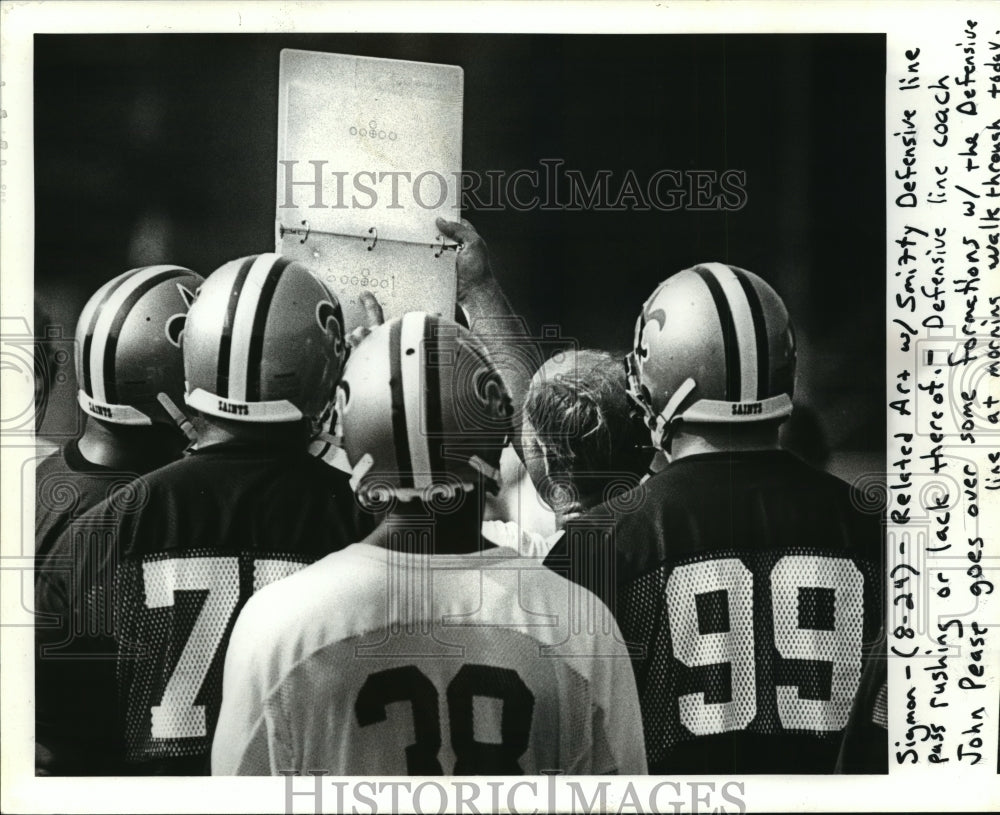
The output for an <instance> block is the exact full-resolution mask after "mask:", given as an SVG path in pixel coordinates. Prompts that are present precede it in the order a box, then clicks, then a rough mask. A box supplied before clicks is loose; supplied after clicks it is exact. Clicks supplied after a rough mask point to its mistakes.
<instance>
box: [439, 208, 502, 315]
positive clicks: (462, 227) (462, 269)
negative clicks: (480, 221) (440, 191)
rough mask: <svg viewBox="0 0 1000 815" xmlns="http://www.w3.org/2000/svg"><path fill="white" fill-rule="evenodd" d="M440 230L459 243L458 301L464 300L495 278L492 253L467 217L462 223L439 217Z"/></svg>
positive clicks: (457, 267) (457, 260)
mask: <svg viewBox="0 0 1000 815" xmlns="http://www.w3.org/2000/svg"><path fill="white" fill-rule="evenodd" d="M434 223H435V224H436V225H437V228H438V230H439V231H440V232H441V234H442V235H444V236H445V237H446V238H450V239H451V240H453V241H455V242H456V243H457V244H458V250H457V253H456V257H455V271H456V272H457V274H458V302H459V303H461V302H464V301H465V300H466V299H467V298H468V295H469V293H470V292H471V291H473V290H475V289H478V288H480V287H481V286H483V285H484V284H486V283H489V282H491V281H492V280H493V270H492V269H491V268H490V253H489V250H488V249H487V248H486V241H484V240H483V239H482V238H481V237H480V236H479V233H478V232H476V229H475V227H474V226H473V225H472V224H470V223H469V222H468V221H467V220H465V218H463V219H462V221H461V223H459V222H457V221H446V220H445V219H444V218H438V219H437V220H436V221H435V222H434Z"/></svg>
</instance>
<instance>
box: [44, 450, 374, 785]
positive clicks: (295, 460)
mask: <svg viewBox="0 0 1000 815" xmlns="http://www.w3.org/2000/svg"><path fill="white" fill-rule="evenodd" d="M368 528H369V524H368V522H367V521H366V520H365V519H364V517H363V516H362V515H361V514H360V513H359V512H358V510H357V505H356V503H355V501H354V496H353V493H352V492H351V489H350V486H349V484H348V479H347V476H346V475H344V474H343V473H341V472H339V471H337V470H334V469H332V468H330V467H329V466H327V465H325V464H323V463H322V462H320V461H318V460H316V459H314V458H312V457H311V456H309V455H307V454H306V453H305V452H291V453H289V452H282V451H279V450H274V449H271V450H268V449H266V448H261V447H257V446H244V445H239V444H220V445H213V446H210V447H207V448H205V449H203V450H199V451H196V452H194V453H193V454H192V455H190V456H188V457H187V458H185V459H182V460H181V461H178V462H175V463H173V464H170V465H168V466H166V467H163V468H162V469H160V470H157V471H155V472H153V473H151V474H149V475H147V476H144V477H143V478H140V479H138V480H137V481H135V482H133V483H132V484H131V485H129V487H128V488H127V495H125V496H119V497H118V500H116V501H113V502H112V501H104V502H102V503H100V504H98V505H97V506H95V507H94V508H93V509H92V510H91V511H90V512H88V513H86V514H85V515H84V516H83V517H82V518H80V519H79V520H77V521H75V522H74V523H73V524H72V525H71V526H70V527H69V528H68V529H67V530H66V532H65V533H64V534H63V535H62V536H60V538H59V540H58V541H57V542H56V544H55V546H54V547H53V550H52V552H51V553H50V555H49V557H48V558H47V559H46V561H45V562H44V564H43V565H42V567H41V569H40V570H39V575H38V578H37V580H36V609H37V611H38V613H39V615H40V617H39V622H38V623H37V625H36V640H37V644H38V651H37V653H36V693H37V716H36V719H37V720H36V730H37V732H36V741H37V742H38V743H39V744H40V745H41V746H42V751H41V752H40V757H41V760H42V761H43V764H44V766H41V767H40V768H39V769H40V771H42V772H52V773H71V774H73V773H81V774H99V773H111V774H125V773H138V774H171V775H190V774H201V773H207V772H208V769H209V767H208V757H209V751H210V748H211V739H212V735H213V731H214V728H215V722H216V720H217V718H218V712H219V705H220V703H221V692H222V666H223V659H224V656H225V650H226V645H227V643H228V640H229V635H230V632H231V630H232V626H233V624H234V622H235V619H236V616H237V614H238V613H239V611H240V609H241V608H242V606H243V604H244V603H245V602H246V601H247V599H248V598H249V597H250V596H251V594H252V593H253V592H254V591H256V590H257V589H259V588H261V587H263V586H265V585H267V584H268V583H270V582H272V581H274V580H278V579H280V578H282V577H285V576H287V575H289V574H291V573H292V572H294V571H296V570H297V569H299V568H301V567H302V566H304V565H306V564H307V563H311V562H313V561H315V560H318V559H319V558H320V557H322V556H324V555H326V554H328V553H330V552H332V551H335V550H338V549H341V548H343V547H345V546H347V545H348V544H350V543H352V542H353V541H356V540H358V539H359V538H360V537H361V536H363V535H364V534H366V533H367V531H368Z"/></svg>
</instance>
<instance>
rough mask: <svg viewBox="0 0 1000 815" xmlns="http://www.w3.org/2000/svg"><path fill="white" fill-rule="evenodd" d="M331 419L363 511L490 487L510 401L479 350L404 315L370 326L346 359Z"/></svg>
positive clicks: (461, 335)
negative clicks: (483, 483)
mask: <svg viewBox="0 0 1000 815" xmlns="http://www.w3.org/2000/svg"><path fill="white" fill-rule="evenodd" d="M336 413H337V435H338V436H340V437H341V438H342V443H343V446H344V449H345V451H346V452H347V458H348V460H349V462H350V466H351V468H352V472H353V475H352V478H351V485H352V486H353V488H354V490H355V492H356V493H357V495H358V498H359V500H360V501H361V503H362V504H363V505H365V506H367V507H369V508H376V507H377V505H381V506H383V507H384V506H385V505H386V504H387V503H391V501H392V500H395V499H398V500H402V501H408V500H411V499H414V498H418V499H420V500H424V501H428V502H430V503H432V504H435V503H436V502H440V501H444V502H447V501H449V500H451V499H452V498H453V497H454V496H455V495H456V494H457V493H458V492H459V491H466V492H467V491H469V490H471V489H472V488H473V487H474V486H476V485H478V484H479V483H480V480H481V479H482V480H484V481H485V487H486V489H487V490H489V491H496V490H497V489H498V487H499V467H500V454H501V452H502V450H503V448H504V446H505V445H506V443H507V439H508V437H509V436H510V434H511V418H512V416H513V407H512V405H511V400H510V397H509V396H508V394H507V390H506V388H505V387H504V384H503V380H502V379H501V378H500V374H499V372H498V371H497V369H496V367H495V366H494V364H493V362H492V361H491V360H490V357H489V354H488V352H487V350H486V347H485V346H484V345H483V344H482V342H481V341H480V340H479V339H478V338H476V337H475V336H474V335H473V334H472V333H471V332H470V331H468V329H465V328H462V327H461V326H460V325H458V324H457V323H455V322H452V321H451V320H448V319H445V318H443V317H439V316H436V315H430V314H425V313H424V312H410V313H408V314H405V315H404V316H402V317H399V318H396V319H394V320H391V321H390V322H388V323H385V324H384V325H381V326H379V327H377V328H375V329H374V330H373V331H372V332H371V334H370V335H369V336H368V337H366V338H365V340H364V341H363V342H362V343H361V344H360V345H358V347H357V348H355V349H354V350H353V351H352V352H351V357H350V359H349V360H348V361H347V367H346V369H345V370H344V376H343V378H342V380H341V382H340V386H339V388H338V389H337V406H336Z"/></svg>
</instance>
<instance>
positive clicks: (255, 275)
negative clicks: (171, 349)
mask: <svg viewBox="0 0 1000 815" xmlns="http://www.w3.org/2000/svg"><path fill="white" fill-rule="evenodd" d="M182 349H183V351H184V378H185V387H186V394H185V397H184V399H185V401H186V402H187V404H188V405H190V406H191V407H193V408H195V409H196V410H199V411H201V412H202V413H203V414H206V415H209V416H216V417H218V418H222V419H231V420H233V421H240V422H294V421H298V420H300V419H303V418H305V419H309V420H310V422H311V423H313V424H314V425H315V424H317V423H318V422H319V420H320V418H321V417H322V415H323V414H324V413H325V412H326V411H327V409H328V408H329V406H330V403H331V402H332V401H333V395H334V387H335V386H336V384H337V380H338V379H339V378H340V374H341V371H342V370H343V366H344V357H345V344H344V318H343V314H342V312H341V309H340V302H339V301H338V300H337V298H336V296H335V295H334V294H333V293H332V292H331V291H330V290H329V289H328V288H327V287H326V285H325V284H324V283H323V282H322V281H320V280H319V278H317V277H315V276H314V275H313V274H312V273H311V272H310V271H309V270H308V269H307V268H306V267H305V266H304V265H302V264H301V263H299V262H297V261H292V260H291V259H289V258H285V257H282V256H281V255H278V254H274V253H268V254H263V255H251V256H249V257H244V258H240V259H238V260H233V261H230V262H229V263H226V264H225V265H223V266H221V267H220V268H219V269H217V270H216V271H215V272H213V273H212V274H211V275H209V277H208V278H207V279H206V280H205V282H204V284H203V285H202V287H201V290H200V291H199V293H198V298H197V299H196V300H195V302H194V305H192V306H191V312H190V314H189V315H188V321H187V328H186V329H185V331H184V339H183V342H182Z"/></svg>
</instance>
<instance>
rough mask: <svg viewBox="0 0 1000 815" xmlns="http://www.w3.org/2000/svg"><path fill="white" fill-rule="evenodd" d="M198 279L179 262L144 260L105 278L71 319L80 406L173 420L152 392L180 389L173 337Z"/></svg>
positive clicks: (142, 420) (110, 416)
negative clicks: (149, 263) (155, 263)
mask: <svg viewBox="0 0 1000 815" xmlns="http://www.w3.org/2000/svg"><path fill="white" fill-rule="evenodd" d="M202 281H203V278H202V277H201V275H198V274H195V273H194V272H192V271H191V270H190V269H185V268H183V267H182V266H169V265H164V266H144V267H142V268H139V269H132V270H131V271H129V272H125V274H121V275H118V277H116V278H114V279H113V280H109V281H108V282H107V283H105V284H104V285H103V286H101V288H99V289H98V290H97V291H96V292H95V293H94V295H93V296H92V297H91V298H90V299H89V300H88V301H87V304H86V305H85V306H84V307H83V312H82V313H81V314H80V319H79V320H78V321H77V325H76V379H77V385H78V387H79V391H78V393H77V398H78V400H79V402H80V407H82V408H83V410H84V412H85V413H87V414H88V415H89V416H93V417H94V418H96V419H100V420H102V421H105V422H111V423H112V424H122V425H151V424H153V423H154V422H156V423H163V424H169V425H171V426H172V425H173V424H174V420H173V419H172V418H171V417H170V415H169V414H168V413H167V411H166V410H165V409H164V408H163V406H162V404H161V403H160V402H159V401H158V398H157V397H158V396H159V395H160V394H161V393H162V394H166V396H167V397H169V398H170V400H171V401H172V402H173V403H174V404H175V405H176V404H178V403H180V401H181V397H182V395H183V393H184V371H183V362H182V359H181V349H180V336H181V333H182V332H183V330H184V323H185V319H186V317H187V313H188V308H189V307H190V305H191V302H192V300H194V297H195V293H196V292H197V290H198V287H199V286H200V285H201V283H202Z"/></svg>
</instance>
